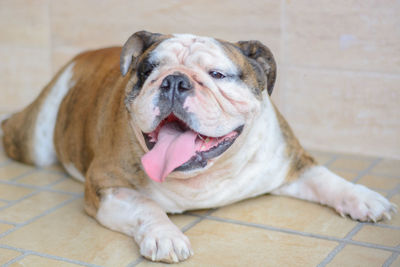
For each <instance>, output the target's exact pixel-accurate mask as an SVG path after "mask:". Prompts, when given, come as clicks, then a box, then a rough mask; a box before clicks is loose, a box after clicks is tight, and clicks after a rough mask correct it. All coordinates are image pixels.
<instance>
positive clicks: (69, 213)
mask: <svg viewBox="0 0 400 267" xmlns="http://www.w3.org/2000/svg"><path fill="white" fill-rule="evenodd" d="M1 242H2V243H3V244H7V245H10V246H15V247H19V248H24V249H30V250H34V251H37V252H41V253H47V254H51V255H55V256H60V257H65V258H68V259H74V260H80V261H83V262H90V263H92V264H97V265H101V266H126V265H127V264H128V263H130V262H132V261H134V260H135V259H137V258H138V257H139V253H138V247H137V246H136V244H135V242H134V240H133V238H131V237H128V236H125V235H123V234H120V233H117V232H113V231H111V230H108V229H106V228H105V227H103V226H101V225H99V224H98V223H97V222H96V221H95V220H94V219H92V218H90V217H89V216H88V215H86V213H85V212H84V210H83V200H82V199H79V200H76V201H73V202H72V203H70V204H68V205H66V206H64V207H62V208H60V209H58V210H56V211H54V212H53V213H51V214H49V215H46V216H44V217H42V218H40V219H38V220H36V221H34V222H32V223H30V224H29V225H27V226H25V227H23V228H21V229H19V230H17V231H15V232H13V233H11V234H9V235H7V236H5V237H4V238H2V240H1Z"/></svg>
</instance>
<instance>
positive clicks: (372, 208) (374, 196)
mask: <svg viewBox="0 0 400 267" xmlns="http://www.w3.org/2000/svg"><path fill="white" fill-rule="evenodd" d="M335 208H336V210H337V212H338V213H339V214H340V215H341V216H342V217H343V215H344V214H348V215H349V216H350V217H351V218H352V219H353V220H359V221H371V222H374V223H376V222H377V221H379V220H381V219H388V220H390V219H391V215H390V212H393V209H394V205H393V204H391V203H390V202H389V201H388V200H387V199H386V198H384V197H383V196H382V195H380V194H379V193H377V192H374V191H372V190H370V189H368V188H367V187H365V186H363V185H355V186H354V187H353V188H352V190H349V191H347V192H343V195H342V198H341V199H340V202H338V204H337V206H336V207H335Z"/></svg>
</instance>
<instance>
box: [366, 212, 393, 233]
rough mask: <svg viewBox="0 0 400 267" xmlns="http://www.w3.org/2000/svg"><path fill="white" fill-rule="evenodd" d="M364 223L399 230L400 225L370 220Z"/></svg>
mask: <svg viewBox="0 0 400 267" xmlns="http://www.w3.org/2000/svg"><path fill="white" fill-rule="evenodd" d="M394 216H396V215H394ZM364 224H366V225H371V226H376V227H381V228H387V229H392V230H399V231H400V226H397V225H390V224H384V223H372V222H365V223H364Z"/></svg>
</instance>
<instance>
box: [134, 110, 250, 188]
mask: <svg viewBox="0 0 400 267" xmlns="http://www.w3.org/2000/svg"><path fill="white" fill-rule="evenodd" d="M242 130H243V125H242V126H239V127H238V128H236V129H235V130H234V131H232V132H230V133H228V134H226V135H224V136H220V137H209V136H204V135H202V134H199V133H197V132H195V131H193V130H192V129H191V128H190V127H189V126H187V125H186V124H185V123H184V122H183V121H181V120H179V119H178V118H177V117H176V116H175V115H174V114H172V113H171V114H170V115H169V116H168V117H167V118H166V119H164V120H163V121H161V123H160V124H159V125H158V127H157V128H156V130H154V131H153V132H151V133H143V136H144V139H145V142H146V145H147V147H148V148H149V150H150V151H149V152H147V153H146V154H145V155H144V156H143V157H142V164H143V167H144V169H145V171H146V173H147V175H148V176H149V177H150V178H151V179H152V180H154V181H157V182H163V181H164V180H165V177H166V176H167V175H168V174H170V173H171V172H173V171H189V170H194V169H197V168H203V167H205V166H206V165H207V162H208V160H209V159H212V158H215V157H217V156H219V155H221V154H222V153H224V152H225V151H226V150H227V149H228V148H229V147H230V146H231V145H232V144H233V143H234V142H235V140H236V138H237V137H238V136H239V135H240V134H241V132H242Z"/></svg>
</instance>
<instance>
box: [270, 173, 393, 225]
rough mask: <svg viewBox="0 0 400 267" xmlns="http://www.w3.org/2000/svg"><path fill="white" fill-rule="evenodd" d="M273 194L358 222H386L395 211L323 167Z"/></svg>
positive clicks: (366, 191)
mask: <svg viewBox="0 0 400 267" xmlns="http://www.w3.org/2000/svg"><path fill="white" fill-rule="evenodd" d="M273 193H274V194H278V195H286V196H291V197H296V198H300V199H305V200H309V201H313V202H318V203H320V204H323V205H327V206H330V207H333V208H334V209H335V210H336V211H337V212H338V213H339V214H340V215H342V216H344V215H349V216H350V217H351V218H352V219H354V220H360V221H374V222H376V221H378V220H380V219H382V218H383V217H385V218H387V219H390V217H391V216H390V212H391V211H394V210H395V208H394V206H393V205H392V204H391V203H390V202H389V201H388V200H387V199H386V198H384V197H383V196H381V195H380V194H379V193H377V192H374V191H372V190H370V189H368V188H367V187H365V186H363V185H359V184H353V183H350V182H348V181H346V180H345V179H343V178H341V177H340V176H338V175H336V174H334V173H332V172H331V171H329V170H328V169H327V168H325V167H323V166H316V167H313V168H310V169H309V170H307V171H306V172H305V173H304V174H303V175H301V177H299V179H298V180H296V181H294V182H292V183H290V184H288V185H285V186H283V187H281V188H279V189H277V190H275V191H273Z"/></svg>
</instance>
